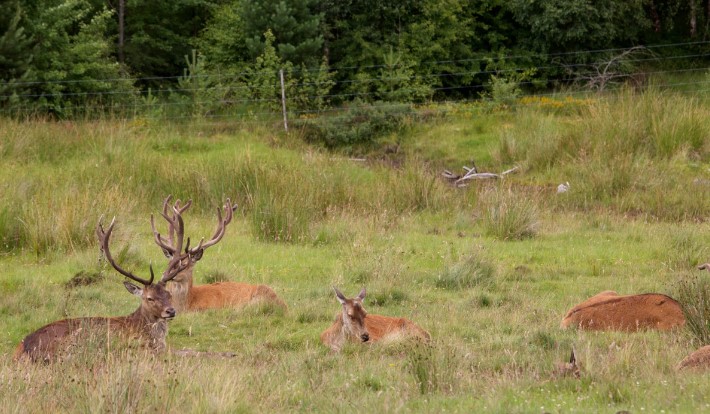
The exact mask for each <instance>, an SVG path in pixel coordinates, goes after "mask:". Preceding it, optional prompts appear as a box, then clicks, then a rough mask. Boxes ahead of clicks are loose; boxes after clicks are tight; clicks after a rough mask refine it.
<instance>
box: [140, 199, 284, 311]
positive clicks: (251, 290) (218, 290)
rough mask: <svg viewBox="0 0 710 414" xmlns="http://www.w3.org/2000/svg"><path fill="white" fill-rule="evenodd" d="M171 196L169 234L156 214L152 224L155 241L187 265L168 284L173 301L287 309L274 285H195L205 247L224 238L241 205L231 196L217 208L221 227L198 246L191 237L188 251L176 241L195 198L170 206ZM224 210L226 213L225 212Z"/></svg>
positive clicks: (199, 306) (188, 305)
mask: <svg viewBox="0 0 710 414" xmlns="http://www.w3.org/2000/svg"><path fill="white" fill-rule="evenodd" d="M171 198H172V197H171V196H168V197H167V198H166V199H165V201H164V202H163V211H162V212H161V215H162V216H163V218H164V219H165V220H166V221H167V222H168V233H167V235H168V236H167V238H166V237H163V236H162V235H161V234H160V233H159V232H158V231H157V230H156V228H155V222H154V220H153V217H152V216H151V218H150V224H151V227H152V228H153V235H154V236H155V242H156V243H157V244H158V246H160V248H161V249H162V250H163V253H164V254H165V256H166V257H167V258H168V259H170V260H175V258H178V260H180V262H181V263H182V264H183V266H184V269H183V270H182V271H181V272H180V273H179V274H178V275H177V276H176V277H175V278H173V280H172V282H171V283H169V284H168V291H170V293H171V294H172V295H173V304H174V305H175V308H176V309H177V310H178V311H182V310H204V309H216V308H236V307H242V306H244V305H247V304H254V303H265V304H273V305H275V306H277V307H279V308H282V309H286V303H285V302H284V301H283V300H282V299H281V298H279V297H278V296H277V295H276V293H275V292H274V291H273V289H271V288H270V287H268V286H266V285H252V284H248V283H237V282H218V283H211V284H207V285H194V284H193V275H192V273H193V270H194V268H195V264H197V262H198V261H199V260H200V259H201V258H202V256H203V254H204V251H205V249H207V248H208V247H210V246H214V245H215V244H217V243H218V242H219V241H220V240H222V237H223V236H224V232H225V229H226V227H227V225H228V224H229V223H230V222H231V221H232V212H233V211H234V209H236V208H237V206H236V204H235V205H232V203H231V202H230V200H229V199H227V203H226V204H225V205H224V207H223V209H219V208H218V209H217V221H218V223H217V229H216V230H215V232H214V235H213V236H212V238H211V239H210V240H208V241H204V239H203V240H201V241H200V243H199V244H198V245H197V246H196V247H194V248H190V239H189V238H188V239H187V246H186V247H185V252H184V253H182V252H181V250H182V248H181V247H180V245H176V241H178V242H179V243H181V242H182V239H183V236H184V228H183V221H182V213H183V212H185V210H187V209H188V208H189V207H190V205H192V201H191V200H188V201H187V202H186V203H185V204H184V205H182V206H181V205H180V200H176V201H175V204H174V205H173V206H172V208H169V204H170V199H171ZM169 210H172V213H170V214H169V213H168V211H169ZM223 212H224V215H222V214H223Z"/></svg>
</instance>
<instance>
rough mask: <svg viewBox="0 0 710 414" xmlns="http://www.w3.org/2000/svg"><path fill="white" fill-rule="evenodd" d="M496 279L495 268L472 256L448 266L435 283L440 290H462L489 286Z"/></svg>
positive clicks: (476, 256)
mask: <svg viewBox="0 0 710 414" xmlns="http://www.w3.org/2000/svg"><path fill="white" fill-rule="evenodd" d="M494 277H495V269H494V268H493V266H492V265H491V264H490V263H488V262H487V261H485V260H483V259H482V258H480V257H479V256H478V255H475V254H472V255H469V256H466V257H464V258H463V259H461V260H459V261H458V262H456V263H454V264H451V265H448V266H447V267H446V268H445V269H444V272H443V273H442V274H441V275H439V278H438V279H437V280H436V282H435V283H436V287H438V288H442V289H450V290H462V289H469V288H472V287H475V286H481V285H488V284H490V283H491V281H492V279H493V278H494Z"/></svg>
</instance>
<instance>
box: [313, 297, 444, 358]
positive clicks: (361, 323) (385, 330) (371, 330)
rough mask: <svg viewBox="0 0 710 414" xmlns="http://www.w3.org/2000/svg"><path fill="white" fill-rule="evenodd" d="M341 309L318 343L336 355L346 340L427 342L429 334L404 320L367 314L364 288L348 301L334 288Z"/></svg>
mask: <svg viewBox="0 0 710 414" xmlns="http://www.w3.org/2000/svg"><path fill="white" fill-rule="evenodd" d="M333 290H334V291H335V297H336V299H338V302H340V304H341V305H343V310H342V312H340V313H339V314H338V315H337V316H336V317H335V322H334V323H333V324H332V325H331V326H330V327H329V328H328V329H326V330H325V331H323V333H322V334H321V336H320V339H321V342H323V344H325V345H326V346H328V347H329V348H330V349H332V350H333V351H335V352H339V351H340V349H341V348H342V347H343V345H344V344H345V342H346V341H351V342H358V343H364V342H377V341H382V342H390V341H397V340H400V339H405V338H412V339H418V340H421V341H424V342H428V341H429V340H430V336H429V333H428V332H427V331H425V330H423V329H422V328H420V327H419V326H417V325H416V324H415V323H414V322H412V321H410V320H409V319H405V318H393V317H390V316H382V315H373V314H368V313H367V312H366V311H365V308H363V306H362V303H363V302H364V301H365V294H366V292H365V288H362V290H361V291H360V294H359V295H357V297H355V298H353V299H348V298H346V297H345V295H343V294H342V293H341V292H340V291H339V290H338V289H337V288H335V287H334V288H333Z"/></svg>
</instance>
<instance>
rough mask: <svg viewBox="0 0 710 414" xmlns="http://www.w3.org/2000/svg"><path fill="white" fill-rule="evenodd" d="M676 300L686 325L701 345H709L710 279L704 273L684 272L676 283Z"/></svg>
mask: <svg viewBox="0 0 710 414" xmlns="http://www.w3.org/2000/svg"><path fill="white" fill-rule="evenodd" d="M677 299H678V302H679V303H680V304H681V307H682V308H683V313H684V314H685V320H686V326H687V327H688V329H690V332H691V333H692V334H693V336H694V337H695V338H696V339H697V340H698V341H700V343H701V344H702V345H710V280H709V278H708V276H707V275H705V273H703V275H702V276H700V275H691V274H686V275H685V276H684V277H683V278H681V280H680V282H679V283H678V293H677Z"/></svg>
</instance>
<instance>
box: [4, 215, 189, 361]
mask: <svg viewBox="0 0 710 414" xmlns="http://www.w3.org/2000/svg"><path fill="white" fill-rule="evenodd" d="M102 220H103V217H102V218H101V219H99V223H98V225H97V227H96V235H97V237H98V239H99V244H100V247H101V251H102V252H103V255H104V256H105V257H106V260H107V261H108V263H109V264H110V265H111V266H112V267H113V268H114V269H115V270H116V271H117V272H118V273H120V274H122V275H123V276H125V277H127V278H129V279H131V280H133V281H134V282H136V283H137V285H136V284H133V283H131V282H129V281H124V282H123V285H124V286H125V287H126V290H128V292H129V293H131V294H133V295H136V296H138V297H140V298H141V302H140V305H139V306H138V309H136V310H135V311H134V312H133V313H131V314H130V315H126V316H115V317H101V316H94V317H82V318H73V319H62V320H59V321H55V322H52V323H50V324H48V325H45V326H43V327H41V328H39V329H38V330H36V331H34V332H32V333H31V334H29V335H27V336H26V337H25V338H24V339H23V340H22V341H21V342H20V344H19V345H18V346H17V349H16V351H15V355H14V358H15V360H21V359H29V360H31V361H32V362H38V361H43V362H47V363H49V362H53V361H55V360H57V359H61V354H62V352H65V351H68V350H69V349H70V348H71V347H72V346H74V345H81V341H82V340H86V339H87V338H88V336H87V335H90V334H92V333H93V334H102V335H103V334H106V335H108V334H115V335H118V336H120V337H124V338H128V339H133V338H136V339H138V340H139V342H141V343H142V344H143V345H144V346H147V347H148V348H149V349H150V350H152V351H154V352H157V353H159V352H162V351H164V350H165V348H166V341H165V338H166V335H167V333H168V324H167V323H168V321H170V320H172V319H173V318H174V317H175V315H176V311H175V308H174V307H173V305H172V302H171V295H170V292H168V291H167V289H166V288H165V284H166V283H168V282H169V281H170V280H171V279H173V278H174V277H175V276H177V275H178V274H179V273H180V272H181V271H183V270H184V269H185V267H186V265H185V264H184V263H182V262H181V261H180V260H178V259H177V258H176V259H175V260H172V261H170V262H169V263H168V265H167V266H166V268H165V271H164V272H163V274H162V277H161V279H160V281H158V283H153V281H154V279H155V274H154V272H153V266H152V264H151V265H150V278H149V279H144V278H141V277H139V276H136V275H135V274H133V273H131V272H129V271H127V270H124V269H123V268H122V267H121V266H119V265H118V263H116V261H115V260H114V258H113V255H112V254H111V251H110V249H109V239H110V238H111V234H112V232H113V228H114V224H115V222H116V218H115V217H114V218H113V220H112V221H111V224H110V225H109V226H108V228H107V229H106V230H104V228H103V225H102V224H101V221H102Z"/></svg>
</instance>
